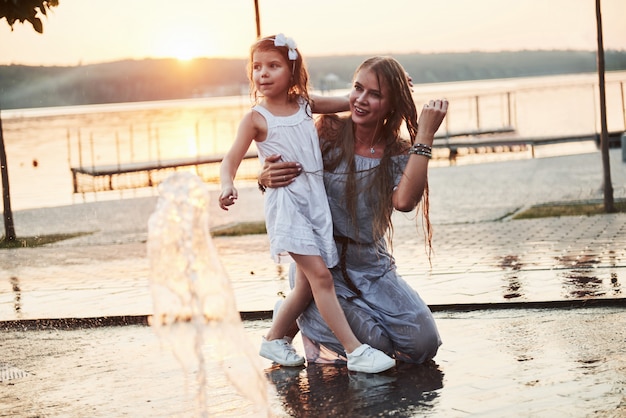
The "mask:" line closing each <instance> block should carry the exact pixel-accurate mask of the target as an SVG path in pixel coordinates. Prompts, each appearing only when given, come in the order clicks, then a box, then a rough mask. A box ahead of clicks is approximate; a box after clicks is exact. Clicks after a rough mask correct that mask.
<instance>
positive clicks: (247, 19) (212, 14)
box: [0, 0, 626, 65]
mask: <svg viewBox="0 0 626 418" xmlns="http://www.w3.org/2000/svg"><path fill="white" fill-rule="evenodd" d="M259 5H260V14H261V31H262V35H270V34H275V33H278V32H283V33H285V34H286V35H287V36H290V37H293V38H294V39H295V41H296V42H297V43H298V47H299V48H300V50H301V51H302V53H303V54H304V56H305V58H306V56H316V55H338V54H353V53H358V54H370V53H371V54H393V53H406V52H450V51H459V52H467V51H497V50H522V49H584V50H593V49H595V47H596V24H595V0H515V1H514V0H445V1H437V0H428V1H424V0H387V1H376V2H364V1H362V0H360V1H356V0H341V1H337V0H314V1H311V0H259ZM602 11H603V25H604V44H605V48H606V49H620V50H626V24H624V18H626V0H602ZM255 37H256V26H255V16H254V0H231V1H224V0H177V1H175V2H174V1H169V0H168V1H166V0H150V1H148V0H107V1H106V2H102V1H95V0H60V5H59V6H58V7H56V8H54V9H53V11H52V13H50V14H49V16H48V18H44V34H43V35H40V34H37V33H36V32H35V31H34V30H33V29H32V27H31V26H30V24H28V23H27V24H25V25H21V24H19V23H18V24H16V25H15V27H14V30H13V31H11V30H10V28H9V26H8V25H7V24H6V21H5V20H4V19H3V20H2V21H1V22H0V64H12V63H13V64H28V65H78V64H80V63H83V64H88V63H97V62H108V61H116V60H120V59H127V58H133V59H141V58H146V57H179V58H192V57H197V56H202V57H209V56H221V57H245V56H246V55H247V52H248V48H249V46H250V43H251V42H253V41H254V39H255Z"/></svg>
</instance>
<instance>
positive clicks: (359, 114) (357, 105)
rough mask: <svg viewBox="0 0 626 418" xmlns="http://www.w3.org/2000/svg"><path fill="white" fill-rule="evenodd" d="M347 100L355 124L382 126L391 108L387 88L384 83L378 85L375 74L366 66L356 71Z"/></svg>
mask: <svg viewBox="0 0 626 418" xmlns="http://www.w3.org/2000/svg"><path fill="white" fill-rule="evenodd" d="M349 102H350V111H351V112H352V121H353V122H354V123H355V124H356V125H363V126H373V127H375V126H382V121H383V120H384V119H385V118H387V116H388V115H389V111H390V109H391V102H390V100H389V88H388V87H387V86H386V85H385V84H384V83H383V84H382V85H380V84H379V83H378V78H377V77H376V74H375V73H374V72H373V71H372V70H371V69H368V68H363V69H361V70H359V72H357V73H356V75H355V77H354V85H353V88H352V91H351V92H350V97H349Z"/></svg>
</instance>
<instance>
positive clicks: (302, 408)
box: [265, 362, 443, 417]
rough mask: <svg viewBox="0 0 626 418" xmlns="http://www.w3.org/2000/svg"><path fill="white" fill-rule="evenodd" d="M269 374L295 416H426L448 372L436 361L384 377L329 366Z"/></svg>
mask: <svg viewBox="0 0 626 418" xmlns="http://www.w3.org/2000/svg"><path fill="white" fill-rule="evenodd" d="M265 372H266V375H267V378H268V379H269V381H270V382H271V383H272V384H274V386H275V387H276V391H277V394H278V398H279V399H280V401H281V402H282V404H283V408H284V411H285V412H286V413H287V414H289V416H293V417H304V416H359V417H369V416H397V417H411V416H416V415H417V416H421V415H424V414H428V413H430V412H432V411H433V409H434V407H435V406H436V404H437V402H436V401H437V399H438V397H439V393H438V390H439V389H441V388H442V387H443V373H442V372H441V370H439V366H438V365H437V364H435V363H434V362H429V363H426V364H422V365H415V364H405V363H401V364H400V365H398V366H397V367H396V368H395V369H394V370H392V371H389V372H386V373H384V374H382V373H380V374H368V373H355V372H349V371H348V369H347V368H346V367H338V366H334V365H329V364H309V365H307V367H306V368H294V367H278V366H277V367H272V368H270V369H267V370H266V371H265Z"/></svg>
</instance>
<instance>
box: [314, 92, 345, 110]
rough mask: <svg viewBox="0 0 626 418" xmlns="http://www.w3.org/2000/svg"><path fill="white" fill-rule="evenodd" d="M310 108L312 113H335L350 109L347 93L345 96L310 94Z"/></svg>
mask: <svg viewBox="0 0 626 418" xmlns="http://www.w3.org/2000/svg"><path fill="white" fill-rule="evenodd" d="M310 97H311V110H312V111H313V113H337V112H345V111H347V110H350V103H349V102H348V95H347V94H346V95H345V96H330V97H328V96H317V95H311V96H310Z"/></svg>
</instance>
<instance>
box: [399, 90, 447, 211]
mask: <svg viewBox="0 0 626 418" xmlns="http://www.w3.org/2000/svg"><path fill="white" fill-rule="evenodd" d="M447 111H448V101H447V100H445V99H444V100H431V101H430V102H429V104H427V105H424V109H422V113H421V114H420V117H419V121H418V128H417V137H416V138H415V143H416V144H424V145H427V146H429V147H432V145H433V141H434V139H435V133H436V132H437V130H438V129H439V126H440V125H441V122H443V118H444V117H445V116H446V113H447ZM428 160H429V158H428V157H425V156H423V155H418V154H411V155H410V156H409V161H408V163H407V164H406V167H405V168H404V173H403V175H402V179H400V183H399V184H398V188H397V189H396V191H395V192H394V194H393V197H392V200H393V207H394V208H395V209H397V210H399V211H402V212H410V211H412V210H413V209H415V207H416V206H417V204H418V203H419V202H420V200H421V198H422V195H423V193H424V188H425V187H426V181H427V179H428V177H427V176H428Z"/></svg>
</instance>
